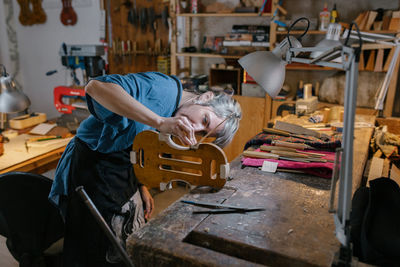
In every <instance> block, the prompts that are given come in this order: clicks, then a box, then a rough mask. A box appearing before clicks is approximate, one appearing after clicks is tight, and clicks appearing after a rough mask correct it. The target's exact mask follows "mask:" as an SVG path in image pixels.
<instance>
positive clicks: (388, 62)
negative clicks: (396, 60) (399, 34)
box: [383, 48, 394, 71]
mask: <svg viewBox="0 0 400 267" xmlns="http://www.w3.org/2000/svg"><path fill="white" fill-rule="evenodd" d="M393 55H394V48H392V49H390V53H389V55H388V57H387V58H386V61H385V65H384V66H383V71H388V69H389V65H390V62H391V61H392V58H393Z"/></svg>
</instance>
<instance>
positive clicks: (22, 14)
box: [17, 0, 34, 26]
mask: <svg viewBox="0 0 400 267" xmlns="http://www.w3.org/2000/svg"><path fill="white" fill-rule="evenodd" d="M17 2H18V4H19V6H20V10H19V16H18V19H19V22H20V23H21V24H22V25H24V26H28V25H32V24H34V20H33V17H32V10H31V9H30V7H29V0H18V1H17Z"/></svg>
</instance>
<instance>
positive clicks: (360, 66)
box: [358, 51, 365, 70]
mask: <svg viewBox="0 0 400 267" xmlns="http://www.w3.org/2000/svg"><path fill="white" fill-rule="evenodd" d="M364 69H365V61H364V51H361V53H360V62H359V63H358V70H364Z"/></svg>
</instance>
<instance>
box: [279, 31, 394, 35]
mask: <svg viewBox="0 0 400 267" xmlns="http://www.w3.org/2000/svg"><path fill="white" fill-rule="evenodd" d="M362 32H368V33H377V34H396V33H398V32H397V31H391V30H385V31H362ZM303 33H304V31H290V34H294V35H299V34H303ZM276 34H277V35H286V34H287V31H277V32H276ZM307 34H326V31H316V30H313V31H308V32H307Z"/></svg>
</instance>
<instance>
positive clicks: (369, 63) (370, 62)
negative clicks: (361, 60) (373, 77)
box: [365, 50, 375, 71]
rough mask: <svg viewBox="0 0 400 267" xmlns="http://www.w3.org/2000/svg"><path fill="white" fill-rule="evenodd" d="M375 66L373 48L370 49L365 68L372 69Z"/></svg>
mask: <svg viewBox="0 0 400 267" xmlns="http://www.w3.org/2000/svg"><path fill="white" fill-rule="evenodd" d="M374 68H375V50H371V53H370V54H369V58H368V61H367V65H366V66H365V70H368V71H373V70H374Z"/></svg>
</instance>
